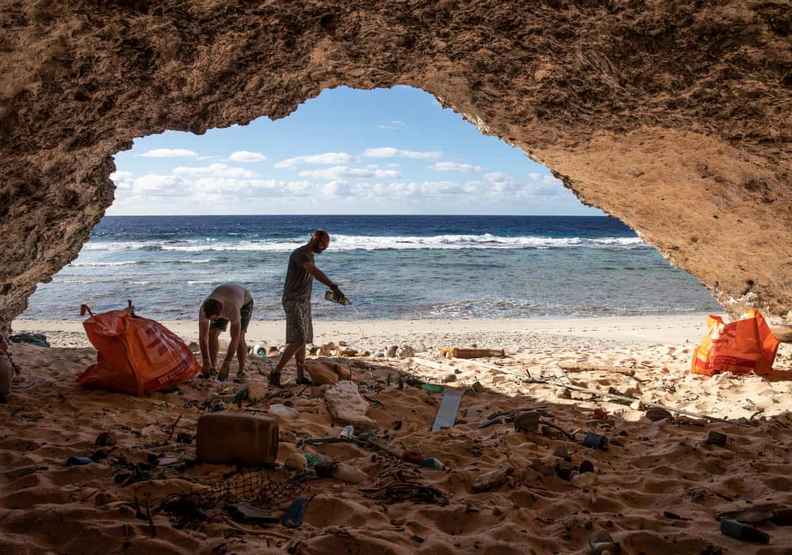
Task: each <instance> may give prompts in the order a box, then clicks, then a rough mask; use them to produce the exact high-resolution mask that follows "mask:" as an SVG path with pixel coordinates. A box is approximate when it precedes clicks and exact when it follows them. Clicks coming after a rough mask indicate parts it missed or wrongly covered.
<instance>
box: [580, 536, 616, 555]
mask: <svg viewBox="0 0 792 555" xmlns="http://www.w3.org/2000/svg"><path fill="white" fill-rule="evenodd" d="M588 547H589V549H588V555H618V554H619V553H621V546H620V545H619V544H618V542H616V541H615V540H614V539H613V536H611V535H610V534H608V533H607V532H605V531H601V532H597V533H596V534H594V535H593V536H592V537H591V538H589V541H588Z"/></svg>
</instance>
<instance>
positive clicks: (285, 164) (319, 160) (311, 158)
mask: <svg viewBox="0 0 792 555" xmlns="http://www.w3.org/2000/svg"><path fill="white" fill-rule="evenodd" d="M351 161H352V155H350V154H347V153H346V152H324V153H322V154H309V155H307V156H295V157H294V158H286V159H285V160H281V161H280V162H278V163H277V164H275V167H276V168H293V167H294V166H299V165H302V164H317V165H319V164H325V165H338V164H348V163H350V162H351Z"/></svg>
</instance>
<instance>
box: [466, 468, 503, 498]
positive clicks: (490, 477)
mask: <svg viewBox="0 0 792 555" xmlns="http://www.w3.org/2000/svg"><path fill="white" fill-rule="evenodd" d="M513 472H514V469H513V468H512V467H511V466H503V467H501V468H498V469H496V470H492V471H490V472H487V473H486V474H482V475H481V476H479V477H478V478H476V480H474V482H473V484H472V485H471V487H470V489H471V490H472V491H473V493H483V492H485V491H491V490H493V489H497V488H499V487H501V486H502V485H503V484H505V483H506V482H507V481H508V480H509V476H511V474H512V473H513Z"/></svg>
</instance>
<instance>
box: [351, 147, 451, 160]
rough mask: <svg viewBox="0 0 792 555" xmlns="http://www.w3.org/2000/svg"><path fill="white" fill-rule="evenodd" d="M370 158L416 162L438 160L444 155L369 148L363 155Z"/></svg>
mask: <svg viewBox="0 0 792 555" xmlns="http://www.w3.org/2000/svg"><path fill="white" fill-rule="evenodd" d="M363 155H364V156H368V157H369V158H412V159H414V160H436V159H437V158H440V156H441V155H442V153H440V152H435V151H425V150H424V151H421V150H401V149H398V148H393V147H392V146H384V147H379V148H367V149H366V151H365V152H364V153H363Z"/></svg>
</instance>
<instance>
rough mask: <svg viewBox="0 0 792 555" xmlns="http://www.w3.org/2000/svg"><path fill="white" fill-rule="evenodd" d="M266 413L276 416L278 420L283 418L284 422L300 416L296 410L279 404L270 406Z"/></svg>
mask: <svg viewBox="0 0 792 555" xmlns="http://www.w3.org/2000/svg"><path fill="white" fill-rule="evenodd" d="M267 412H268V413H269V414H271V415H272V416H277V417H278V418H283V419H284V420H291V419H294V418H297V416H299V414H300V413H299V412H298V411H297V409H295V408H292V407H287V406H286V405H283V404H280V403H276V404H274V405H270V408H269V410H268V411H267Z"/></svg>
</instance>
